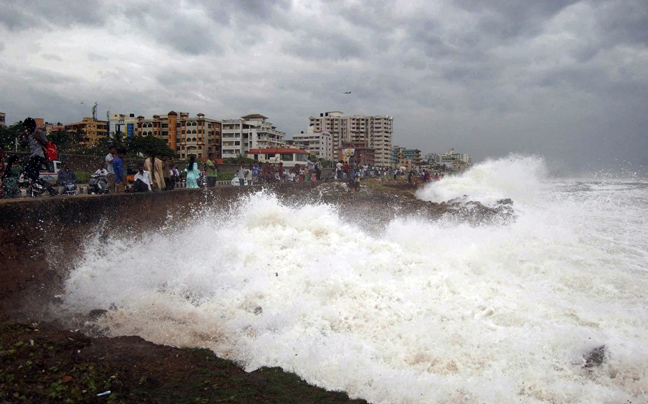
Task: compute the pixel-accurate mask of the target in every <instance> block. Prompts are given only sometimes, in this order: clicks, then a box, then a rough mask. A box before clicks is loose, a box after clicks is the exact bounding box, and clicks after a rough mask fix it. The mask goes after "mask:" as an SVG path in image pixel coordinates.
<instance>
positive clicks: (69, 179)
mask: <svg viewBox="0 0 648 404" xmlns="http://www.w3.org/2000/svg"><path fill="white" fill-rule="evenodd" d="M76 182H77V177H76V174H75V173H74V171H72V169H70V165H69V164H68V163H67V162H65V163H63V169H61V170H60V171H59V172H58V179H57V180H56V185H58V187H59V189H58V192H59V195H60V194H63V193H65V192H74V193H75V194H76Z"/></svg>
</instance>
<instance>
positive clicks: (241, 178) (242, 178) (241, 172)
mask: <svg viewBox="0 0 648 404" xmlns="http://www.w3.org/2000/svg"><path fill="white" fill-rule="evenodd" d="M246 175H247V170H246V169H245V164H243V163H241V165H240V166H239V169H238V171H237V172H236V178H238V180H239V185H240V186H243V185H245V176H246Z"/></svg>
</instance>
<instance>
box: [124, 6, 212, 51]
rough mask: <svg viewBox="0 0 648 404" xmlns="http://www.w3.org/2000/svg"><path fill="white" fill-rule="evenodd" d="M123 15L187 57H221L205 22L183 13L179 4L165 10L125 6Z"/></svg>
mask: <svg viewBox="0 0 648 404" xmlns="http://www.w3.org/2000/svg"><path fill="white" fill-rule="evenodd" d="M124 15H125V16H127V18H128V19H129V20H131V21H132V23H133V24H134V25H135V26H136V28H137V29H138V30H140V31H142V32H146V33H147V34H148V35H151V36H153V37H154V38H155V40H156V41H157V42H159V43H160V44H162V45H165V46H168V47H170V48H172V49H173V50H175V51H178V52H180V53H183V54H187V55H203V54H221V53H222V52H223V48H222V47H221V46H220V44H218V43H217V42H216V41H215V37H214V30H213V27H212V25H211V24H209V20H207V19H200V18H199V17H198V16H196V15H193V14H190V13H187V12H183V10H182V8H181V4H180V3H169V4H167V5H166V7H160V6H159V5H156V4H154V3H153V4H148V3H147V4H128V5H126V6H125V7H124Z"/></svg>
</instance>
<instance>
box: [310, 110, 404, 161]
mask: <svg viewBox="0 0 648 404" xmlns="http://www.w3.org/2000/svg"><path fill="white" fill-rule="evenodd" d="M393 121H394V118H392V117H391V116H388V115H376V116H365V115H352V116H344V115H343V113H342V112H341V111H329V112H323V113H321V114H320V116H318V117H316V116H315V117H314V116H311V117H310V126H311V127H312V128H313V132H316V133H317V132H319V133H321V132H328V133H330V134H331V140H332V143H333V156H334V157H335V159H337V158H338V155H339V151H340V149H341V148H342V144H343V143H360V142H361V143H362V144H364V146H365V147H368V148H373V149H374V150H375V164H376V165H379V166H389V165H390V160H391V148H392V133H393Z"/></svg>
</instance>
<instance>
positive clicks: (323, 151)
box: [291, 126, 337, 160]
mask: <svg viewBox="0 0 648 404" xmlns="http://www.w3.org/2000/svg"><path fill="white" fill-rule="evenodd" d="M332 139H333V138H332V136H331V134H330V133H328V132H315V131H314V130H313V127H312V126H310V127H309V128H308V130H307V131H306V133H304V132H302V133H300V134H298V135H293V138H292V141H291V143H292V145H293V146H294V147H298V148H300V149H303V150H308V151H309V152H311V153H312V154H314V155H315V156H316V157H317V158H318V159H327V160H337V156H336V157H335V158H334V156H333V140H332Z"/></svg>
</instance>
